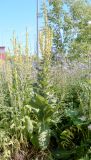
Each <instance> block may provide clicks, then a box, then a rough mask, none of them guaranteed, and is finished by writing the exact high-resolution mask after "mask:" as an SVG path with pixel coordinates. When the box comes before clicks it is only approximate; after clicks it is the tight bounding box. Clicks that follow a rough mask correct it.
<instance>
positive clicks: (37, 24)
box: [36, 0, 39, 58]
mask: <svg viewBox="0 0 91 160" xmlns="http://www.w3.org/2000/svg"><path fill="white" fill-rule="evenodd" d="M38 14H39V0H37V6H36V26H37V28H36V31H37V44H36V47H37V50H36V52H37V53H36V55H37V58H38V57H39V20H38Z"/></svg>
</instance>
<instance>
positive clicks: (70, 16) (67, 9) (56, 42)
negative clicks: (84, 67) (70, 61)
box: [48, 0, 91, 58]
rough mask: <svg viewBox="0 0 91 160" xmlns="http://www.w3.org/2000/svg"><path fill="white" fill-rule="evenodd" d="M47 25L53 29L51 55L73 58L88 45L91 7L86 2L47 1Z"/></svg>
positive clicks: (70, 0)
mask: <svg viewBox="0 0 91 160" xmlns="http://www.w3.org/2000/svg"><path fill="white" fill-rule="evenodd" d="M48 2H49V13H48V17H49V23H50V26H51V27H52V28H53V32H54V34H53V53H55V55H56V54H63V53H64V54H66V53H67V55H69V56H71V55H72V56H73V57H75V58H77V57H80V56H81V55H83V54H84V52H87V50H88V48H89V45H87V44H89V43H90V32H91V31H90V28H91V27H90V25H88V22H89V21H91V5H90V3H89V1H87V0H75V1H72V0H49V1H48Z"/></svg>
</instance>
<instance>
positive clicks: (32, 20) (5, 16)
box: [0, 0, 42, 52]
mask: <svg viewBox="0 0 91 160" xmlns="http://www.w3.org/2000/svg"><path fill="white" fill-rule="evenodd" d="M41 2H42V0H39V7H41V4H42V3H41ZM26 27H27V28H28V31H29V34H30V42H31V49H32V52H33V51H34V49H35V47H36V0H0V46H1V45H5V46H6V47H11V45H12V43H11V40H10V39H11V38H12V35H13V31H15V32H16V37H17V39H19V40H20V41H22V42H23V43H24V41H25V31H26Z"/></svg>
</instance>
